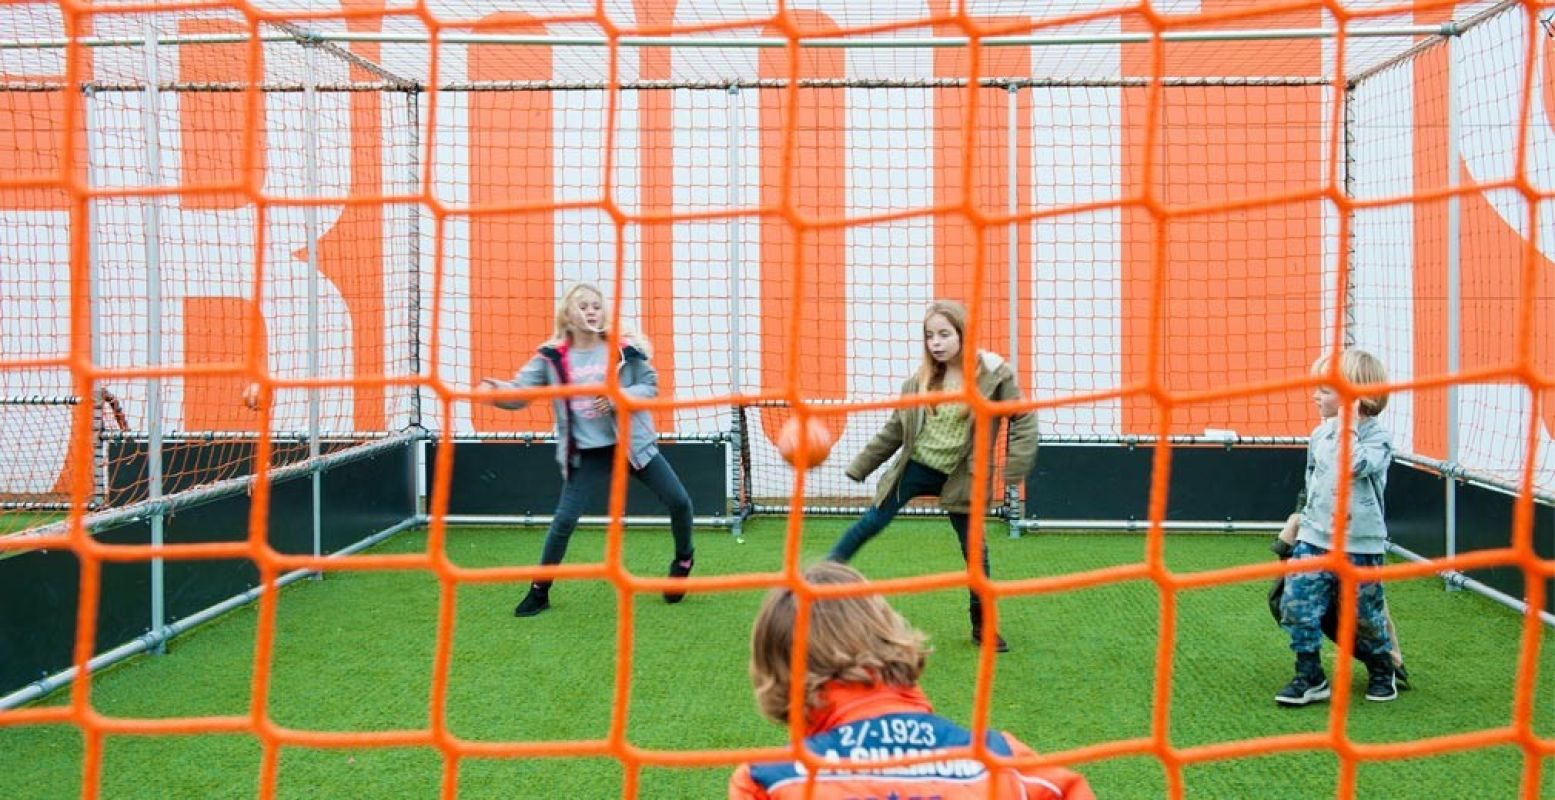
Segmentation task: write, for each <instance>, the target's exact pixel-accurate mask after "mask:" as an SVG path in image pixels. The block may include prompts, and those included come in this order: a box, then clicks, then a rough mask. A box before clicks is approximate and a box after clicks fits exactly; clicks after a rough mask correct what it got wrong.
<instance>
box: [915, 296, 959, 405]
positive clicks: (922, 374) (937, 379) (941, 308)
mask: <svg viewBox="0 0 1555 800" xmlns="http://www.w3.org/2000/svg"><path fill="white" fill-rule="evenodd" d="M936 315H938V316H941V317H944V318H945V321H946V322H949V323H950V327H952V328H955V329H956V338H958V339H960V340H961V349H962V350H965V349H966V347H967V341H966V307H965V306H963V305H961V304H960V303H958V302H956V301H954V300H935V301H934V302H932V303H930V304H929V310H928V311H927V312H925V313H924V315H923V324H924V325H928V324H929V320H930V319H932V318H934V317H935V316H936ZM958 357H959V356H958ZM944 385H945V364H943V363H941V362H939V361H936V360H935V359H934V356H932V355H930V354H929V343H928V342H923V363H922V364H921V365H919V367H918V389H919V390H920V391H925V392H933V391H937V390H939V389H940V388H942V387H943V386H944Z"/></svg>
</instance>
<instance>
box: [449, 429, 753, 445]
mask: <svg viewBox="0 0 1555 800" xmlns="http://www.w3.org/2000/svg"><path fill="white" fill-rule="evenodd" d="M426 438H427V440H428V441H431V442H439V441H444V440H443V439H441V438H440V437H438V436H437V435H435V434H432V435H428V436H427V437H426ZM733 438H734V437H733V435H732V434H728V433H661V434H659V438H658V441H660V442H665V443H675V442H706V443H710V444H717V443H720V442H727V441H730V440H732V439H733ZM447 441H451V442H453V443H455V444H482V443H486V442H522V443H524V444H554V443H555V442H556V434H554V433H536V432H534V431H528V432H517V433H515V432H511V431H492V432H490V433H461V434H458V435H455V436H451V437H448V439H447Z"/></svg>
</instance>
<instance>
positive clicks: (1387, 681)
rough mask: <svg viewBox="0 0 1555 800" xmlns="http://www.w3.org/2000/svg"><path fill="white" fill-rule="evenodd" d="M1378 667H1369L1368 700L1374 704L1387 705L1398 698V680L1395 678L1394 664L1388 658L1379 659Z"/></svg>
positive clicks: (1367, 679)
mask: <svg viewBox="0 0 1555 800" xmlns="http://www.w3.org/2000/svg"><path fill="white" fill-rule="evenodd" d="M1379 660H1380V661H1382V662H1383V663H1382V664H1381V665H1380V666H1378V667H1372V666H1371V665H1370V664H1368V665H1367V676H1366V699H1367V700H1370V701H1372V702H1374V703H1386V702H1388V701H1389V700H1393V699H1395V698H1397V697H1398V680H1397V679H1396V678H1395V677H1394V673H1393V662H1392V661H1391V660H1389V659H1388V657H1387V656H1383V657H1382V658H1381V659H1379Z"/></svg>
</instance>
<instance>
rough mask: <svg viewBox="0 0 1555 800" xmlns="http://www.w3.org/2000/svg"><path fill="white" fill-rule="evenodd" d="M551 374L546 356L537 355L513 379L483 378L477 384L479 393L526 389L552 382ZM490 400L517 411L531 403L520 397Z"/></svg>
mask: <svg viewBox="0 0 1555 800" xmlns="http://www.w3.org/2000/svg"><path fill="white" fill-rule="evenodd" d="M549 375H550V373H548V372H547V371H546V366H545V357H544V356H540V355H536V356H535V357H534V358H531V359H529V363H527V364H525V365H524V367H523V369H520V370H519V371H518V375H516V376H514V378H513V380H511V381H504V380H500V379H498V378H481V381H480V383H479V384H477V393H478V394H479V393H482V392H487V393H489V392H492V391H497V390H501V389H524V388H530V387H534V386H546V385H548V384H549V383H550V382H551V381H550V377H549ZM490 402H491V404H492V405H494V406H496V407H497V408H502V409H506V410H508V411H517V410H519V409H522V408H526V407H528V405H529V401H528V400H523V399H519V398H506V399H501V400H491V401H490Z"/></svg>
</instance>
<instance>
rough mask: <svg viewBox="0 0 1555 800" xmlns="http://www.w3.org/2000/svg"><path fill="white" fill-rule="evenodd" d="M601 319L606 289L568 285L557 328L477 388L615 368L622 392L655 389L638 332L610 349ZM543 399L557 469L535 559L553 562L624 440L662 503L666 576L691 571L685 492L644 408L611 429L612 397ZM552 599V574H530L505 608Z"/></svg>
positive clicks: (601, 377)
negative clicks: (552, 503)
mask: <svg viewBox="0 0 1555 800" xmlns="http://www.w3.org/2000/svg"><path fill="white" fill-rule="evenodd" d="M609 324H610V314H609V312H608V311H607V310H606V309H605V296H604V293H603V292H601V291H600V290H599V288H598V287H596V286H594V285H593V284H589V283H578V284H574V285H573V286H572V287H571V288H570V289H568V290H567V292H566V293H565V294H563V295H562V298H561V300H560V302H558V303H557V304H556V335H555V337H554V338H552V339H551V340H549V341H547V342H545V343H544V344H542V345H540V348H539V350H538V351H536V353H535V355H534V357H532V358H530V359H529V362H528V363H526V364H525V365H524V366H523V368H521V369H520V370H519V371H518V375H517V377H515V378H514V379H513V380H511V381H502V380H497V379H495V378H485V379H482V380H481V388H482V389H486V390H497V389H504V388H518V387H533V386H565V385H567V384H601V388H603V386H602V385H603V384H604V382H605V373H606V371H607V370H610V369H614V370H615V371H616V375H617V377H618V379H619V381H620V387H621V392H622V394H627V395H631V396H633V397H638V398H644V399H647V398H652V397H657V396H658V394H659V375H658V372H657V371H656V370H654V368H653V363H652V362H651V361H650V360H649V355H650V352H649V348H648V345H647V342H646V340H644V339H643V338H641V337H640V336H636V335H634V334H631V333H628V332H627V331H625V330H623V331H622V335H621V336H620V337H619V339H620V341H621V346H620V349H619V350H616V351H612V350H611V349H610V348H609V341H608V335H609V331H608V330H607V328H606V326H607V325H609ZM494 402H495V405H496V406H497V407H498V408H507V409H519V408H523V407H524V406H526V405H528V404H529V402H528V401H527V400H497V401H494ZM551 408H552V410H553V411H554V412H555V415H556V463H557V465H558V466H559V467H560V468H561V473H562V491H561V497H560V498H559V499H558V500H557V503H556V514H555V516H553V517H552V519H551V528H550V531H549V532H547V534H546V536H545V546H544V549H543V550H542V551H541V554H540V563H541V564H542V565H549V564H560V563H561V561H562V558H563V557H564V556H566V554H567V543H568V541H569V540H570V539H571V538H572V532H573V529H574V528H576V527H577V524H578V518H579V517H581V516H582V515H583V512H584V511H585V510H587V509H588V508H589V507H591V506H597V505H599V504H600V503H602V502H603V500H604V498H605V497H606V496H607V493H608V492H609V490H610V472H611V468H612V466H613V465H614V463H615V448H616V446H617V445H618V444H625V445H626V447H627V448H628V449H627V453H626V463H627V467H628V469H630V470H631V474H632V477H633V478H636V479H637V480H639V481H641V482H642V483H643V484H645V485H646V486H647V487H648V488H649V489H650V490H652V491H653V493H654V494H655V495H657V496H658V498H659V500H660V501H661V502H663V503H664V505H665V507H666V508H667V509H668V510H669V516H670V532H671V534H672V535H673V536H674V538H675V557H674V559H673V560H671V561H670V565H669V577H671V578H684V577H686V576H688V575H690V574H691V567H692V561H693V558H692V557H693V554H694V552H693V550H692V545H691V522H692V517H693V510H692V507H691V497H690V495H688V494H687V493H686V487H685V486H684V485H683V484H682V483H681V482H680V477H679V476H678V475H676V474H675V469H674V468H673V467H671V466H670V464H669V462H668V461H667V460H665V458H664V455H663V454H662V453H660V452H659V446H658V434H657V433H656V432H655V431H654V429H653V418H652V416H651V415H650V414H649V413H648V412H647V411H645V410H641V409H639V410H637V411H633V412H632V415H631V425H630V428H629V430H628V431H627V432H626V436H624V437H623V436H621V435H620V431H618V430H617V428H616V425H617V415H616V413H615V406H614V405H613V404H612V403H611V402H610V398H608V397H606V396H605V395H602V394H601V395H573V396H570V397H555V398H552V400H551ZM684 596H685V594H684V593H683V592H674V591H671V592H665V594H664V599H665V601H666V602H670V603H678V602H680V601H681V599H682V598H683V597H684ZM550 607H551V582H550V581H548V580H544V581H535V582H533V583H532V584H530V586H529V592H528V594H526V595H524V599H523V600H522V601H520V602H519V604H518V606H517V607H516V608H514V609H513V614H514V616H519V617H532V616H534V615H536V614H539V613H540V612H542V611H544V610H546V609H548V608H550Z"/></svg>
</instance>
